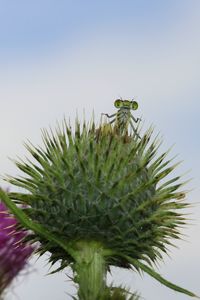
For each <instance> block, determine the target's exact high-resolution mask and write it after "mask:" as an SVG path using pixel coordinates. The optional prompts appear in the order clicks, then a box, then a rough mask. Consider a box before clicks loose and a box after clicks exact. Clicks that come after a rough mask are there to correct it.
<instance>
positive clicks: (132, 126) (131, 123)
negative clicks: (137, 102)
mask: <svg viewBox="0 0 200 300" xmlns="http://www.w3.org/2000/svg"><path fill="white" fill-rule="evenodd" d="M129 123H130V125H131V128H132V129H133V131H134V133H135V135H136V136H137V137H138V138H140V139H141V137H140V136H139V134H138V133H137V130H136V129H135V127H134V125H133V122H132V121H131V120H130V121H129Z"/></svg>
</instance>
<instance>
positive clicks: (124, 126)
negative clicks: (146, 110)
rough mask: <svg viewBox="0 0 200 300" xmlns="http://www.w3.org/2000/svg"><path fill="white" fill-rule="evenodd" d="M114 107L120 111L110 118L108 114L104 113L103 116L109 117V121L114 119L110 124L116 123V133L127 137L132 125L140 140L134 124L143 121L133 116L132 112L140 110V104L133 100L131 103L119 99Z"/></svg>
mask: <svg viewBox="0 0 200 300" xmlns="http://www.w3.org/2000/svg"><path fill="white" fill-rule="evenodd" d="M114 105H115V107H116V108H117V109H118V111H117V112H116V113H115V114H112V115H110V116H109V115H108V114H104V113H103V115H105V116H107V117H108V118H109V119H110V118H113V119H112V120H111V121H110V124H112V123H114V129H115V130H116V132H117V133H118V134H120V135H126V134H127V133H128V127H129V125H130V127H131V128H132V130H133V132H134V133H135V135H136V136H137V137H139V138H140V136H139V134H138V133H137V130H136V128H135V126H134V123H133V122H135V123H137V122H138V121H139V120H141V119H140V118H137V119H136V118H134V116H133V115H132V114H131V110H136V109H138V103H137V102H136V101H133V100H131V101H129V100H122V99H117V100H115V102H114Z"/></svg>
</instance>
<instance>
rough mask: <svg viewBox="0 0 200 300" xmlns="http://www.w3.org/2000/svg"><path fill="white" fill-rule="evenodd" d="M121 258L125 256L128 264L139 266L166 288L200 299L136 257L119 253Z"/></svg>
mask: <svg viewBox="0 0 200 300" xmlns="http://www.w3.org/2000/svg"><path fill="white" fill-rule="evenodd" d="M121 256H122V257H123V258H125V259H126V260H127V261H128V262H129V263H130V264H132V265H133V266H134V267H136V268H140V269H141V270H142V271H144V272H145V273H147V274H149V275H150V276H151V277H153V278H154V279H156V280H157V281H159V282H160V283H162V284H164V285H165V286H167V287H168V288H170V289H172V290H174V291H177V292H179V293H183V294H186V295H188V296H191V297H195V298H197V299H200V297H198V296H197V295H195V294H194V293H192V292H190V291H188V290H186V289H184V288H182V287H180V286H178V285H175V284H173V283H172V282H170V281H168V280H166V279H165V278H163V277H162V276H161V275H160V274H158V273H157V272H155V271H154V270H153V269H151V268H150V267H148V266H147V265H145V264H143V263H142V262H140V261H139V260H137V259H133V258H131V257H130V256H126V255H121Z"/></svg>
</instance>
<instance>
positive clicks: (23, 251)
mask: <svg viewBox="0 0 200 300" xmlns="http://www.w3.org/2000/svg"><path fill="white" fill-rule="evenodd" d="M26 235H27V233H26V232H25V231H22V230H19V229H17V221H16V219H15V218H14V217H13V216H11V215H10V214H9V212H8V210H7V208H6V206H5V205H4V204H3V203H2V202H0V294H1V293H2V292H3V290H4V289H5V288H6V287H7V286H8V285H9V284H10V283H11V281H12V279H13V278H14V277H15V276H16V275H17V274H18V273H19V271H20V270H21V269H22V268H23V267H24V266H25V264H26V261H27V259H28V257H29V256H30V255H31V253H32V252H33V250H34V248H33V247H32V246H30V245H29V244H26V243H25V242H24V241H23V238H24V237H25V236H26Z"/></svg>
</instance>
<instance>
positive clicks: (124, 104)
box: [114, 99, 138, 110]
mask: <svg viewBox="0 0 200 300" xmlns="http://www.w3.org/2000/svg"><path fill="white" fill-rule="evenodd" d="M114 105H115V107H116V108H127V109H133V110H136V109H138V103H137V102H136V101H133V100H132V101H129V100H122V99H117V100H115V102H114Z"/></svg>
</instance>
